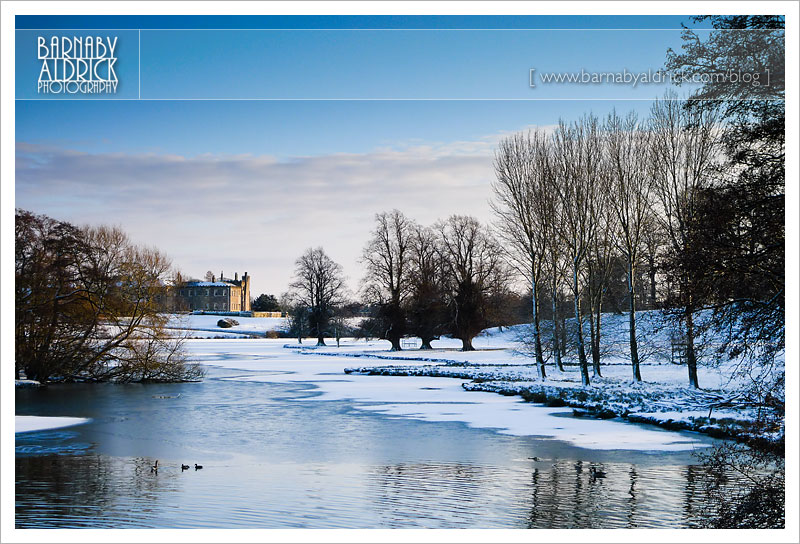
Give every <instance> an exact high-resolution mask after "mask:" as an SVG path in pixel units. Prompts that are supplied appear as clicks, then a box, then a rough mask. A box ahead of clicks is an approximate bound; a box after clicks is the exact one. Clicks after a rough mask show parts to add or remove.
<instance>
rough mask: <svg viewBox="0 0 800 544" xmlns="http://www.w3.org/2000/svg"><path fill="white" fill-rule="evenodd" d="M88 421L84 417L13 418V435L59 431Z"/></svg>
mask: <svg viewBox="0 0 800 544" xmlns="http://www.w3.org/2000/svg"><path fill="white" fill-rule="evenodd" d="M88 421H89V420H88V419H86V418H84V417H43V416H16V417H15V418H14V433H15V434H16V433H28V432H31V431H44V430H49V429H60V428H62V427H72V426H73V425H81V424H83V423H86V422H88Z"/></svg>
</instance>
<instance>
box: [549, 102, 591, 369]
mask: <svg viewBox="0 0 800 544" xmlns="http://www.w3.org/2000/svg"><path fill="white" fill-rule="evenodd" d="M554 142H555V162H556V169H555V172H556V176H555V177H554V183H553V184H552V187H553V189H554V190H555V191H557V193H558V195H559V197H560V201H561V217H560V221H559V224H560V229H559V234H560V236H561V238H562V240H563V243H564V247H565V250H566V251H565V253H566V255H567V256H568V258H569V259H570V261H571V268H572V285H571V288H572V296H573V299H574V311H575V323H576V327H577V328H576V331H575V332H576V338H577V343H578V359H579V362H580V367H581V380H582V382H583V384H584V385H588V384H589V367H588V361H587V359H586V347H585V344H584V339H583V311H582V307H581V299H582V294H583V285H582V283H583V281H582V280H583V278H582V274H583V267H584V265H585V262H586V259H587V258H588V254H589V250H590V244H591V242H592V239H593V237H594V234H595V230H596V228H597V218H596V215H595V212H596V210H595V200H596V199H597V198H598V192H599V184H598V183H597V182H598V180H599V177H600V174H601V170H600V169H601V164H600V161H601V158H602V157H601V145H600V134H599V130H598V122H597V118H595V117H592V116H586V117H584V118H582V119H581V120H580V121H579V122H577V123H573V124H572V125H567V124H566V123H564V122H563V121H562V122H561V123H559V127H558V129H557V130H556V133H555V138H554Z"/></svg>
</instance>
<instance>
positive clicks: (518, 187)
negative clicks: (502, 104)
mask: <svg viewBox="0 0 800 544" xmlns="http://www.w3.org/2000/svg"><path fill="white" fill-rule="evenodd" d="M494 169H495V176H496V178H495V181H494V182H493V183H492V189H493V191H494V197H495V198H494V200H493V201H492V203H491V206H492V209H493V210H494V213H495V215H496V216H497V218H498V221H497V225H498V234H499V236H500V238H501V239H502V240H503V241H504V242H505V244H504V248H505V249H506V252H507V253H508V255H509V257H510V260H511V263H512V265H513V266H514V268H515V269H516V270H517V272H518V273H519V274H520V275H521V276H523V277H528V278H529V279H530V285H531V298H532V317H533V327H532V329H533V348H534V350H533V351H534V356H535V357H536V363H537V365H538V369H539V375H540V376H541V377H542V378H544V377H545V376H546V372H545V364H544V357H543V355H542V341H541V328H540V311H539V299H540V290H541V287H542V285H541V283H542V279H543V278H542V274H543V270H544V267H545V264H546V263H547V256H546V255H547V249H548V245H549V240H548V235H549V228H550V224H551V222H552V221H553V218H552V217H551V216H550V215H549V214H548V213H547V210H543V209H542V207H543V205H544V204H545V201H546V200H547V198H548V194H550V193H551V192H552V190H551V188H550V175H551V172H550V170H551V168H550V156H549V149H548V139H547V136H546V134H545V133H544V132H543V131H541V130H537V131H534V132H528V133H527V134H514V135H513V136H509V137H508V138H505V139H504V140H502V141H501V142H500V144H499V147H498V149H497V151H496V152H495V158H494Z"/></svg>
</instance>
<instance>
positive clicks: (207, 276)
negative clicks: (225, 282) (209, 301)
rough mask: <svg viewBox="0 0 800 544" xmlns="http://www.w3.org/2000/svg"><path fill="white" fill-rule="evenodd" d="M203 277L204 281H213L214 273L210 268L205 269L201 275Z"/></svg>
mask: <svg viewBox="0 0 800 544" xmlns="http://www.w3.org/2000/svg"><path fill="white" fill-rule="evenodd" d="M203 279H204V280H205V281H214V273H213V272H212V271H211V270H207V271H206V273H205V275H204V276H203ZM220 279H222V278H220Z"/></svg>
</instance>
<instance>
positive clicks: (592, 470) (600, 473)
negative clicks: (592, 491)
mask: <svg viewBox="0 0 800 544" xmlns="http://www.w3.org/2000/svg"><path fill="white" fill-rule="evenodd" d="M589 475H590V476H591V477H592V478H605V477H606V471H605V470H600V469H599V468H597V467H589Z"/></svg>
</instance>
